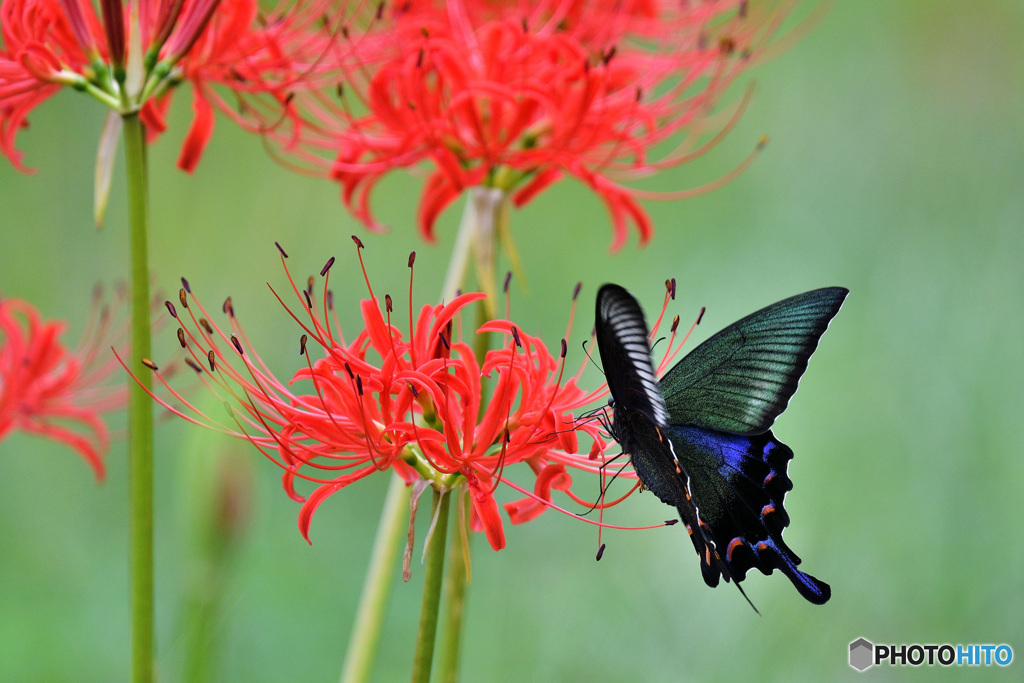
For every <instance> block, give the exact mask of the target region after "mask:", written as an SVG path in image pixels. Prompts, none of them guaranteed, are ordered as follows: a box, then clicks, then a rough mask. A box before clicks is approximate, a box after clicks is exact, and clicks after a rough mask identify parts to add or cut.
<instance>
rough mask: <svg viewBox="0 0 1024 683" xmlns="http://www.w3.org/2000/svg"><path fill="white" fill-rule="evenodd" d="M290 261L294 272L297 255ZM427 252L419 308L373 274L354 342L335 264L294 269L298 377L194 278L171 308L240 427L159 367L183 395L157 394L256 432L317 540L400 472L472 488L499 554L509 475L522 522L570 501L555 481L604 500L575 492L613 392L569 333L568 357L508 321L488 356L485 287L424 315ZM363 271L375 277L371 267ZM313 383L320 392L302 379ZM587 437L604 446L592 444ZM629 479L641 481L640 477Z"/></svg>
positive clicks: (210, 423) (595, 458)
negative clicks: (201, 293)
mask: <svg viewBox="0 0 1024 683" xmlns="http://www.w3.org/2000/svg"><path fill="white" fill-rule="evenodd" d="M353 239H355V238H353ZM357 243H358V240H357ZM358 244H359V248H361V247H362V245H361V243H358ZM281 256H282V264H284V265H285V271H286V273H287V265H286V262H285V258H286V256H285V253H284V251H283V250H282V251H281ZM414 257H415V253H413V254H412V255H411V256H410V259H409V267H410V285H409V286H410V301H409V311H408V314H407V316H408V317H405V314H402V315H399V314H396V313H395V308H394V303H393V301H392V299H391V297H390V295H387V296H385V297H384V306H383V308H382V307H381V301H380V299H378V298H377V296H376V295H375V294H374V293H373V290H372V287H370V283H369V279H367V280H366V283H367V288H368V290H369V298H367V299H365V300H363V301H362V303H361V304H360V312H361V315H362V319H363V326H364V327H363V329H362V330H361V331H359V332H358V334H356V336H355V337H354V338H352V339H350V340H346V339H345V337H344V336H343V334H342V331H341V328H340V326H339V325H338V321H337V316H336V314H335V312H334V301H333V295H332V294H331V291H330V289H329V288H328V280H329V272H330V268H331V266H332V265H333V264H334V259H333V258H332V259H330V261H328V263H327V265H326V266H324V268H323V270H322V271H321V276H322V277H323V283H322V287H320V286H319V285H317V282H316V280H315V278H312V277H311V278H310V279H309V282H308V284H307V285H306V287H305V288H302V289H300V288H299V287H298V286H297V285H296V284H295V282H294V281H293V280H292V277H291V275H290V274H289V275H288V280H289V282H290V283H291V288H292V291H293V293H294V296H295V297H296V300H297V302H298V308H297V309H288V312H289V313H290V315H291V316H292V317H293V318H294V320H295V321H296V323H297V324H298V325H299V326H300V327H301V328H302V330H303V334H302V336H301V340H300V343H299V348H300V353H301V354H302V356H303V357H304V358H305V359H306V367H304V368H302V369H300V370H299V371H298V372H296V373H295V375H294V376H293V377H292V379H291V381H289V382H287V383H284V382H281V381H279V380H278V379H277V378H275V377H274V375H273V374H272V373H271V372H270V371H269V370H268V368H267V366H266V364H265V363H264V362H263V360H262V359H261V358H260V356H259V354H258V353H257V352H256V351H255V349H254V348H253V347H252V345H251V344H250V342H249V339H248V338H247V336H246V335H245V333H244V332H243V331H242V328H241V326H240V324H239V323H238V319H237V318H236V316H235V314H234V307H233V304H232V302H231V300H230V299H228V300H227V301H226V302H225V303H224V306H223V310H224V312H225V313H226V314H227V315H228V319H229V325H230V328H229V329H227V330H225V329H222V328H221V327H219V326H217V325H216V324H215V323H214V322H212V319H211V317H210V315H209V314H208V313H207V311H206V309H204V308H203V306H202V305H201V304H200V303H199V301H198V300H197V299H196V298H195V297H194V296H193V295H192V294H191V289H190V287H189V285H188V283H187V282H186V281H183V285H184V287H183V288H182V290H181V291H180V292H179V306H174V305H172V304H170V303H168V304H167V306H168V310H169V311H170V312H171V315H172V316H173V317H174V319H175V320H176V321H177V323H178V324H179V325H180V326H181V327H180V328H179V330H178V340H179V343H180V344H181V346H182V347H183V348H185V349H186V353H187V354H188V355H189V357H188V358H187V359H186V362H187V363H188V364H189V365H190V366H191V367H192V369H193V370H195V371H196V372H197V373H198V374H199V377H200V378H201V380H202V382H203V383H204V384H206V385H207V386H208V387H209V388H210V389H211V390H212V391H214V392H215V393H216V394H217V395H218V397H220V398H222V399H224V400H225V402H226V404H227V405H229V406H230V408H229V409H230V413H231V416H232V419H233V424H230V423H229V424H227V425H225V424H221V423H220V422H219V421H217V420H215V419H213V418H211V417H210V416H209V415H207V414H204V413H203V412H201V411H200V410H198V409H197V408H196V407H195V406H194V405H193V404H192V403H190V402H188V401H187V400H186V399H184V398H182V397H181V395H180V394H179V393H178V392H177V391H175V389H173V388H172V387H171V386H170V384H168V383H167V382H166V381H164V378H163V377H162V376H160V374H159V373H158V374H157V378H158V380H159V381H160V382H161V383H162V385H163V387H164V389H166V391H167V392H169V394H170V395H169V396H167V397H161V396H155V398H156V399H157V400H158V401H159V402H160V403H162V404H163V405H164V406H166V407H168V408H169V409H170V410H172V411H173V412H175V413H177V414H179V415H181V416H182V417H184V418H185V419H188V420H189V421H191V422H193V423H196V424H200V425H202V426H206V427H211V428H214V429H217V430H220V431H223V432H226V433H229V434H231V435H233V436H236V437H240V438H246V439H249V440H250V441H251V442H252V443H253V444H254V445H255V446H256V447H257V448H259V449H260V451H261V452H262V453H263V454H264V455H265V456H266V457H268V458H269V459H271V460H272V461H274V462H275V463H276V464H277V465H278V466H280V467H281V468H282V469H283V470H284V475H283V484H284V489H285V491H286V492H287V494H288V495H289V496H291V497H292V498H294V499H295V500H297V501H300V502H302V503H303V505H302V509H301V511H300V513H299V527H300V530H301V532H302V534H303V536H305V537H306V539H307V540H309V524H310V520H311V518H312V515H313V513H314V511H315V510H316V509H317V507H318V506H319V505H320V504H321V503H322V502H323V501H324V500H325V499H326V498H327V497H329V496H330V495H332V494H333V493H335V492H337V491H339V490H341V489H342V488H345V487H346V486H348V485H349V484H352V483H353V482H355V481H358V480H360V479H362V478H364V477H367V476H370V475H372V474H374V473H376V472H382V471H387V470H394V471H395V472H396V473H397V474H398V475H400V476H402V477H403V478H405V479H406V481H407V482H410V483H411V482H412V481H414V480H416V479H424V480H427V481H429V482H430V483H431V484H432V485H434V486H436V487H438V488H441V489H449V488H455V487H457V486H459V485H461V484H462V483H465V485H466V486H467V488H468V491H469V494H470V496H471V500H472V509H473V528H474V529H476V530H478V531H479V530H482V531H484V532H485V533H486V535H487V538H488V540H489V542H490V544H491V546H492V547H493V548H494V549H495V550H500V549H501V548H503V547H504V545H505V536H504V531H503V523H502V517H501V515H500V513H499V507H498V504H497V502H496V501H495V498H494V491H495V489H496V487H497V486H498V484H499V483H504V484H506V485H508V486H509V487H511V488H513V489H515V490H517V491H520V492H522V493H524V494H525V495H526V496H527V497H526V498H525V499H523V500H520V501H515V502H512V503H507V504H506V505H505V508H506V512H507V514H508V515H509V518H510V520H511V521H512V522H513V523H520V522H525V521H528V520H530V519H533V518H535V517H536V516H537V515H538V514H540V513H541V512H543V511H544V510H545V509H547V508H548V507H557V506H555V505H554V504H553V503H552V500H551V494H552V491H553V490H558V491H564V492H565V493H567V494H568V495H569V497H570V498H571V499H573V500H576V501H578V502H580V503H582V504H584V505H585V506H587V507H594V506H593V505H592V503H591V502H590V501H586V500H582V499H580V498H579V497H577V496H575V495H574V494H573V493H572V492H571V491H570V487H571V484H572V478H571V476H570V474H569V472H568V469H567V468H575V469H577V470H582V471H588V472H599V471H603V464H604V462H605V455H604V450H605V447H606V445H607V443H608V440H607V435H606V434H605V433H604V432H603V428H602V426H601V422H600V421H599V420H596V419H591V420H576V419H575V418H574V415H573V411H574V410H576V409H578V408H580V407H582V406H586V405H590V404H592V403H593V402H594V401H595V400H596V399H598V398H600V397H601V396H602V395H603V393H602V392H604V390H603V389H601V390H599V391H597V392H585V391H584V390H582V389H580V388H579V386H578V385H577V382H576V378H575V377H573V378H569V379H565V378H564V377H563V373H564V363H565V353H566V346H565V342H564V340H563V342H562V344H561V350H560V353H559V354H558V355H557V356H555V355H553V354H552V353H551V352H550V351H549V350H548V348H547V347H546V346H545V345H544V343H543V342H542V341H541V340H539V339H537V338H536V337H532V336H530V335H528V334H526V333H524V332H522V331H521V330H520V329H518V328H517V327H516V326H515V325H514V324H513V323H512V322H510V321H508V320H494V321H491V322H488V323H485V324H484V325H482V326H480V327H479V328H478V329H475V330H474V332H475V333H476V334H483V333H492V334H496V335H500V337H501V338H502V339H503V340H504V341H503V342H502V343H501V344H500V346H499V348H496V349H492V350H490V351H487V352H486V353H485V354H484V355H483V356H482V357H481V356H480V355H479V354H478V353H477V352H476V351H475V350H474V348H473V343H472V340H468V341H467V340H465V339H464V337H463V334H462V328H463V321H462V318H461V316H462V312H463V310H464V309H465V308H466V306H467V305H469V304H471V303H472V302H475V301H478V300H480V299H482V298H483V295H482V294H478V293H467V294H461V295H458V296H456V297H455V298H454V299H453V300H452V301H450V302H442V303H441V304H438V305H435V306H430V305H426V306H423V307H422V308H421V309H420V310H419V313H418V314H416V313H415V312H414V309H413V307H412V301H411V294H412V274H411V270H412V266H413V261H414ZM360 262H362V256H361V253H360ZM363 272H364V277H365V268H364V270H363ZM274 294H275V296H277V297H278V299H279V300H281V302H282V304H284V301H283V300H282V299H281V297H280V296H279V295H278V293H277V292H274ZM574 299H575V297H574ZM182 307H184V308H182ZM286 308H287V306H286ZM399 319H402V320H404V321H405V322H399ZM567 337H568V333H567ZM314 344H315V345H317V346H319V347H320V348H321V349H322V353H323V356H322V357H321V358H319V359H317V360H315V361H314V360H313V359H312V358H311V354H310V349H311V348H312V347H313V345H314ZM299 382H305V383H306V384H305V386H306V387H309V388H308V389H306V390H305V391H299V390H297V389H295V388H293V387H294V385H296V384H297V383H299ZM160 393H163V392H160ZM581 433H582V434H584V435H587V436H589V437H590V439H591V441H592V442H593V446H592V447H591V448H590V449H589V451H585V452H582V453H580V452H578V445H579V444H578V437H579V435H580V434H581ZM522 462H525V463H526V464H527V465H529V468H530V469H529V470H523V469H520V470H519V471H520V472H529V473H530V476H533V478H534V485H533V488H532V490H529V489H524V488H523V487H521V486H520V485H518V484H516V483H515V482H514V481H512V480H511V479H510V478H509V476H508V475H507V473H506V469H507V468H508V467H509V466H510V465H514V464H516V463H522ZM624 476H626V477H634V478H635V476H634V475H632V473H631V472H627V473H625V475H624ZM296 479H300V480H301V479H305V480H307V481H310V482H313V483H315V484H317V487H316V489H315V490H314V491H313V492H312V494H311V495H309V496H308V497H303V496H302V495H300V494H299V493H298V492H297V491H296V488H295V480H296ZM609 504H612V503H609ZM600 507H605V506H604V505H602V506H600ZM558 509H561V508H558ZM569 514H572V513H569Z"/></svg>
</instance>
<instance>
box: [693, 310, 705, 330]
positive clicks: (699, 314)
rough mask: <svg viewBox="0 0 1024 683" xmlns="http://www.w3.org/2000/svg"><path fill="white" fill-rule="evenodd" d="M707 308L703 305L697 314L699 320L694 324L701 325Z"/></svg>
mask: <svg viewBox="0 0 1024 683" xmlns="http://www.w3.org/2000/svg"><path fill="white" fill-rule="evenodd" d="M705 310H706V307H705V306H701V307H700V313H698V314H697V322H695V323H694V325H700V319H701V318H703V317H704V311H705Z"/></svg>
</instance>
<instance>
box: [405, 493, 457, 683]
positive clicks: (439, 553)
mask: <svg viewBox="0 0 1024 683" xmlns="http://www.w3.org/2000/svg"><path fill="white" fill-rule="evenodd" d="M433 491H434V508H433V510H434V518H433V519H434V531H433V534H432V536H431V538H430V545H429V547H428V548H427V566H426V569H425V570H424V573H423V602H422V603H421V605H420V628H419V634H418V635H417V637H416V654H415V655H414V657H413V663H412V682H413V683H424V682H426V681H429V680H430V668H431V664H433V661H434V640H435V637H436V636H437V617H438V614H439V613H440V611H441V584H442V579H443V578H444V555H445V551H446V550H447V545H448V544H447V540H448V504H449V502H450V501H451V494H450V493H449V492H447V491H446V492H444V493H441V492H439V491H438V490H437V489H433Z"/></svg>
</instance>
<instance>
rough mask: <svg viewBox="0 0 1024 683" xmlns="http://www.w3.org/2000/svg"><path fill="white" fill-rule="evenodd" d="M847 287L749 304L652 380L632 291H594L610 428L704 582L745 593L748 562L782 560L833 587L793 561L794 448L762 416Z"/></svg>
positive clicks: (799, 582)
mask: <svg viewBox="0 0 1024 683" xmlns="http://www.w3.org/2000/svg"><path fill="white" fill-rule="evenodd" d="M848 293H849V290H847V289H844V288H842V287H827V288H824V289H816V290H814V291H810V292H805V293H804V294H798V295H797V296H794V297H790V298H788V299H785V300H783V301H779V302H778V303H775V304H772V305H771V306H768V307H766V308H763V309H761V310H760V311H757V312H756V313H752V314H751V315H748V316H747V317H745V318H743V319H742V320H739V321H738V322H735V323H733V324H732V325H729V326H728V327H726V328H725V329H723V330H722V331H720V332H718V333H717V334H715V335H714V336H712V337H711V338H710V339H708V340H707V341H705V342H704V343H702V344H701V345H700V346H698V347H697V348H695V349H694V350H693V351H691V352H690V353H689V354H687V355H686V356H685V357H683V359H682V360H680V361H679V362H678V363H677V364H676V365H675V366H674V367H672V369H671V370H669V371H668V372H667V373H666V374H665V376H664V377H662V378H661V381H660V382H659V381H658V380H657V378H656V377H655V374H654V367H653V363H652V361H651V350H650V347H649V346H648V331H647V323H646V322H645V320H644V314H643V311H642V310H641V308H640V305H639V304H638V303H637V301H636V299H634V298H633V296H632V295H631V294H630V293H629V292H627V291H626V290H625V289H623V288H622V287H620V286H618V285H614V284H606V285H604V286H602V287H601V289H600V291H598V293H597V312H596V319H595V329H596V334H597V345H598V349H599V351H600V355H601V362H602V364H603V366H604V372H605V375H606V378H607V381H608V390H609V392H610V393H611V400H610V402H609V403H610V406H611V409H612V420H611V422H610V423H609V424H608V427H609V432H610V433H611V435H612V436H613V437H614V438H615V439H616V440H617V441H618V442H619V445H620V446H621V447H622V452H623V453H624V454H627V455H628V456H629V458H630V461H631V463H632V465H633V469H634V470H635V471H636V474H637V476H638V477H639V479H640V482H641V483H642V484H643V486H644V487H645V488H647V489H649V490H651V491H653V492H654V494H655V495H656V496H657V497H658V498H659V499H661V501H662V502H664V503H667V504H668V505H671V506H673V507H675V508H676V509H677V510H678V511H679V516H680V518H681V519H682V521H683V523H684V524H685V525H686V530H687V531H688V532H689V534H690V539H691V540H692V541H693V547H694V548H695V549H696V551H697V555H698V556H699V557H700V568H701V572H702V574H703V577H704V582H705V583H706V584H707V585H708V586H711V587H715V586H717V585H718V582H719V578H720V577H721V578H724V579H725V580H726V582H729V581H732V582H734V583H735V584H736V587H737V588H739V589H740V592H741V593H742V594H743V597H744V598H746V597H747V596H746V593H745V592H744V591H743V588H742V587H741V586H740V585H739V582H740V581H742V580H743V579H744V578H745V577H746V574H747V571H748V570H750V569H751V568H754V567H756V568H757V569H759V570H760V571H761V572H762V573H763V574H765V575H768V574H771V573H772V571H774V570H775V569H779V570H781V571H782V573H783V574H785V575H786V576H787V577H789V580H790V581H792V582H793V585H794V586H795V587H796V589H797V591H798V592H799V593H800V595H802V596H803V597H804V598H806V599H807V600H808V601H810V602H812V603H814V604H816V605H821V604H824V603H825V602H827V601H828V599H829V597H831V595H832V590H831V588H829V585H828V584H827V583H825V582H824V581H820V580H818V579H816V578H814V577H813V576H811V575H810V574H806V573H804V572H802V571H800V570H799V569H797V565H798V564H800V558H799V557H797V556H796V554H795V553H793V551H792V550H790V549H789V547H788V546H787V545H786V543H785V542H784V541H783V540H782V531H783V529H785V528H786V526H788V525H789V515H787V514H786V510H785V508H783V499H784V498H785V496H786V492H787V491H789V490H790V489H792V488H793V483H792V482H791V481H790V479H789V476H788V474H787V472H786V469H787V467H788V465H789V461H790V459H791V458H792V457H793V451H792V450H790V448H789V447H788V446H787V445H786V444H784V443H782V442H781V441H779V440H778V439H777V438H776V437H775V435H774V434H772V432H771V426H772V423H773V422H774V421H775V418H776V417H778V416H779V415H780V414H781V413H782V411H784V410H785V409H786V405H787V404H788V403H789V399H790V397H791V396H792V395H793V393H794V392H795V391H796V388H797V383H798V381H799V380H800V376H801V375H802V374H803V372H804V370H805V369H806V368H807V360H808V359H809V358H810V357H811V354H812V353H814V350H815V349H816V348H817V346H818V340H819V339H820V338H821V335H822V334H823V333H824V332H825V329H826V328H827V327H828V324H829V321H830V320H832V318H833V317H834V316H835V315H836V313H838V312H839V308H840V306H842V304H843V300H844V299H845V298H846V295H847V294H848ZM747 602H750V599H749V598H747ZM751 606H753V603H751ZM755 610H756V608H755Z"/></svg>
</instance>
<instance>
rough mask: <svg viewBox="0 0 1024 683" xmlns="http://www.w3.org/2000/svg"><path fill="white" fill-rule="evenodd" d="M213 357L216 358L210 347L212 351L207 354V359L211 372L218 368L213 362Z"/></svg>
mask: <svg viewBox="0 0 1024 683" xmlns="http://www.w3.org/2000/svg"><path fill="white" fill-rule="evenodd" d="M213 359H214V356H213V349H210V352H209V353H208V354H206V360H207V361H208V362H209V363H210V372H213V371H214V370H216V369H217V366H216V364H215V363H214V362H213Z"/></svg>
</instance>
